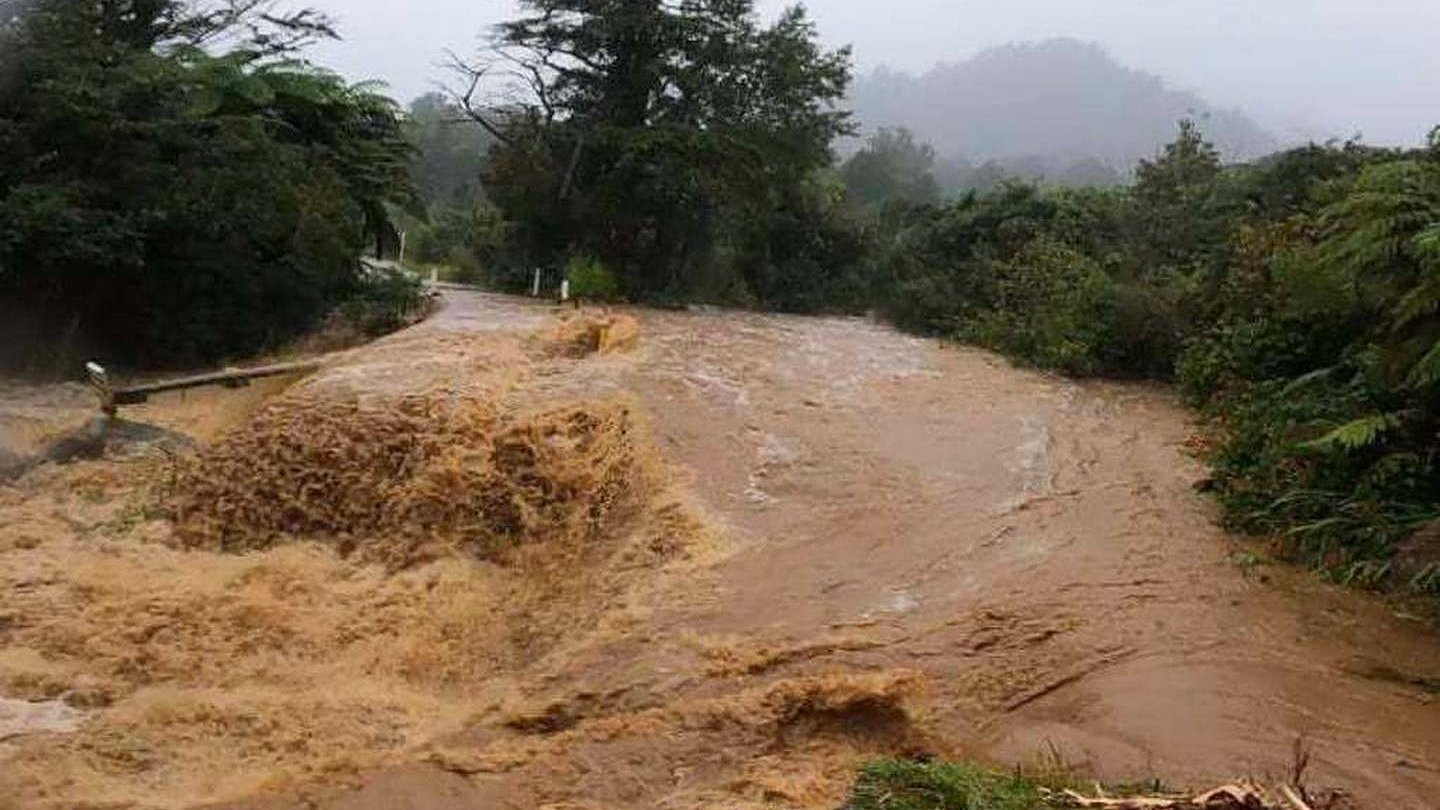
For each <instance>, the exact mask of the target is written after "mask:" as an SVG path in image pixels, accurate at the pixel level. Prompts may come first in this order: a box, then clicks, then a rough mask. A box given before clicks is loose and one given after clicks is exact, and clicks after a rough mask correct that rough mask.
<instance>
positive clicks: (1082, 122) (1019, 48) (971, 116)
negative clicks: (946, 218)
mask: <svg viewBox="0 0 1440 810" xmlns="http://www.w3.org/2000/svg"><path fill="white" fill-rule="evenodd" d="M849 98H850V102H851V104H852V105H853V109H854V111H855V115H856V117H857V118H858V119H859V122H860V125H861V127H862V128H863V130H864V131H865V132H873V131H874V130H875V129H877V128H879V127H905V128H907V129H910V130H911V131H912V132H914V133H915V135H916V137H917V138H918V139H920V140H922V141H926V142H928V143H930V144H931V145H932V146H934V147H935V151H936V153H937V154H938V155H939V156H940V157H942V158H958V159H964V160H968V161H973V162H976V163H979V162H983V161H987V160H999V161H1002V162H1007V161H1011V160H1014V159H1016V158H1036V157H1044V158H1053V159H1066V160H1079V159H1098V160H1099V161H1102V162H1103V163H1105V164H1107V165H1109V166H1112V167H1116V168H1119V169H1121V170H1128V169H1129V168H1130V167H1132V166H1134V165H1135V162H1136V161H1137V160H1139V159H1141V158H1146V157H1151V156H1153V155H1154V154H1155V152H1156V150H1157V149H1158V148H1159V147H1160V146H1161V145H1162V144H1164V143H1166V142H1167V141H1169V140H1170V139H1171V138H1172V137H1173V136H1174V134H1175V122H1176V120H1177V119H1180V118H1182V117H1190V118H1194V119H1196V120H1197V121H1198V122H1199V123H1200V124H1201V126H1202V127H1203V128H1204V130H1205V133H1206V135H1207V136H1208V137H1209V138H1210V139H1211V140H1212V141H1213V142H1214V143H1215V145H1216V147H1217V148H1219V150H1220V152H1221V154H1222V155H1223V156H1224V157H1225V158H1228V159H1232V160H1234V159H1245V158H1252V157H1258V156H1260V155H1263V154H1267V153H1269V152H1272V151H1274V150H1275V149H1276V148H1278V146H1279V144H1278V143H1277V141H1276V139H1275V138H1274V137H1273V136H1271V135H1270V134H1268V133H1267V132H1265V131H1264V130H1263V129H1261V128H1260V127H1259V126H1258V125H1256V124H1255V122H1253V121H1251V120H1250V119H1249V118H1247V117H1246V116H1245V115H1244V114H1243V113H1241V112H1238V111H1234V110H1221V109H1216V108H1214V107H1212V106H1211V105H1209V104H1207V103H1206V102H1205V101H1204V100H1203V99H1201V98H1199V97H1198V96H1196V95H1194V94H1193V93H1186V92H1181V91H1177V90H1172V89H1170V88H1167V87H1166V86H1165V83H1164V82H1163V81H1162V80H1161V79H1160V78H1159V77H1157V76H1154V75H1152V74H1149V73H1145V72H1143V71H1138V70H1131V69H1129V68H1126V67H1124V66H1123V65H1121V64H1119V63H1118V62H1116V61H1115V59H1114V58H1113V57H1111V56H1110V55H1109V54H1108V53H1106V52H1105V50H1104V49H1102V48H1101V47H1100V46H1098V45H1095V44H1091V43H1085V42H1080V41H1078V40H1074V39H1050V40H1045V41H1043V42H1034V43H1024V44H1012V45H1005V46H1001V47H996V48H991V49H988V50H986V51H983V52H981V53H980V54H978V55H977V56H975V57H973V58H971V59H969V60H967V61H964V62H956V63H950V64H942V65H939V66H937V67H935V68H934V69H932V70H930V71H929V72H928V73H926V74H924V75H923V76H919V77H914V76H910V75H906V74H902V73H896V72H894V71H890V70H887V69H884V68H881V69H880V70H878V71H876V72H874V73H872V74H870V75H868V76H862V77H857V78H856V80H855V82H854V84H853V85H852V86H851V90H850V95H849Z"/></svg>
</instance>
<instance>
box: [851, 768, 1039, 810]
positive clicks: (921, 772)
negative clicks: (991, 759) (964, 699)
mask: <svg viewBox="0 0 1440 810" xmlns="http://www.w3.org/2000/svg"><path fill="white" fill-rule="evenodd" d="M1043 806H1044V805H1043V804H1042V802H1041V796H1040V792H1039V790H1038V789H1037V788H1036V786H1035V785H1034V784H1033V783H1031V782H1029V781H1027V780H1025V779H1023V778H1020V777H1018V776H1015V775H1013V774H1005V773H996V772H994V771H989V770H985V769H983V768H980V767H977V766H974V765H969V764H964V763H921V762H896V761H885V762H874V763H871V764H869V765H866V766H865V768H864V769H863V770H861V772H860V776H859V778H858V779H857V780H856V782H855V786H854V788H853V789H852V790H851V793H850V800H849V802H848V803H847V804H846V805H845V807H846V810H1038V808H1041V807H1043Z"/></svg>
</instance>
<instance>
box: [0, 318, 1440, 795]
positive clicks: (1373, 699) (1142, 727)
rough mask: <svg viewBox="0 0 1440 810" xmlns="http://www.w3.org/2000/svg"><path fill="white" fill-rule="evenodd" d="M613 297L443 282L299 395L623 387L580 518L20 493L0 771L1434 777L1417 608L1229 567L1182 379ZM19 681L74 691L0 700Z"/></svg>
mask: <svg viewBox="0 0 1440 810" xmlns="http://www.w3.org/2000/svg"><path fill="white" fill-rule="evenodd" d="M633 314H635V315H636V316H637V317H638V318H639V320H640V323H641V334H640V338H639V341H638V344H637V345H636V346H635V348H633V349H632V350H630V351H628V352H617V353H606V354H593V355H590V356H586V357H575V356H570V355H568V354H565V353H558V352H548V351H539V350H536V349H535V348H534V347H533V346H532V344H530V343H527V341H530V340H533V339H535V338H533V336H534V335H539V334H543V333H545V332H546V330H547V329H549V328H550V324H551V323H552V322H553V320H554V318H555V315H554V313H553V312H552V311H551V309H550V308H549V307H547V306H543V305H539V304H535V303H533V302H530V301H527V300H523V299H512V298H506V297H499V296H489V295H482V294H478V293H473V292H466V291H458V290H454V291H450V292H448V293H447V301H446V304H445V307H444V309H443V310H442V311H441V312H440V313H439V314H438V315H437V316H435V317H434V318H432V319H431V320H429V321H427V322H425V323H423V324H420V325H418V326H416V327H414V328H412V329H410V330H408V331H406V332H403V333H400V334H397V335H394V336H391V337H389V338H386V339H384V340H382V341H379V342H378V343H376V344H373V345H371V346H368V347H363V348H361V349H358V350H355V351H352V352H349V353H346V355H345V356H344V357H343V358H342V359H341V360H339V361H338V362H337V363H336V364H335V365H333V366H332V367H330V368H328V369H326V370H325V371H322V372H321V373H320V374H319V375H317V376H315V377H313V378H311V379H309V380H306V381H303V382H300V383H297V385H296V386H295V387H298V388H303V389H305V391H306V392H307V393H306V395H307V396H310V397H324V396H327V395H328V394H327V392H341V391H343V392H344V394H345V396H355V395H357V392H358V395H359V397H360V399H361V400H363V401H368V402H373V401H384V400H385V399H386V398H387V397H388V398H393V399H395V400H397V401H398V400H399V399H400V398H403V397H411V396H416V395H420V394H425V393H427V392H429V393H432V394H434V393H436V392H439V393H441V394H445V395H449V394H452V393H453V392H454V391H456V390H458V389H463V388H464V387H465V386H466V378H467V375H475V374H479V375H482V376H484V377H485V379H486V380H487V382H486V386H488V387H487V388H486V389H485V390H486V392H488V393H485V396H487V397H492V398H494V400H495V401H496V402H497V403H498V404H497V406H496V407H497V408H498V413H499V414H500V415H501V417H504V415H505V414H507V413H523V412H526V411H527V409H531V408H533V407H535V404H536V403H541V404H550V405H554V406H556V407H561V406H563V407H575V403H583V402H592V401H604V402H622V403H625V404H624V406H623V407H624V408H626V409H633V410H634V411H635V414H636V420H637V427H636V428H635V430H634V433H633V436H632V434H631V433H630V432H628V428H627V429H625V431H622V433H623V434H624V435H623V437H622V438H623V440H624V441H626V442H628V441H631V440H632V438H633V441H635V442H637V443H640V442H643V443H644V445H645V447H646V448H649V449H648V450H647V451H646V452H650V453H653V455H654V456H655V458H656V459H657V460H656V461H655V462H654V463H655V464H658V465H661V466H660V467H658V468H654V469H651V470H650V471H649V472H647V473H646V476H647V477H648V478H654V479H656V480H655V481H653V482H652V483H650V484H647V485H646V488H645V489H644V491H643V492H638V493H636V496H635V497H636V498H639V499H640V500H643V501H644V503H641V502H639V501H638V500H637V501H636V503H634V504H631V505H630V506H628V507H625V508H620V507H617V508H616V509H615V510H612V513H613V519H610V518H607V520H608V521H609V522H608V523H607V526H606V528H605V530H604V531H603V532H597V533H596V534H595V535H594V536H593V537H592V538H591V539H590V540H587V541H586V542H588V543H592V544H593V548H587V549H581V550H576V549H570V550H568V551H566V552H565V553H563V554H559V555H558V556H550V557H547V556H546V553H544V552H536V554H535V555H534V559H531V558H529V557H524V556H523V555H521V556H520V557H517V558H515V559H504V560H497V559H489V558H487V559H469V558H465V559H457V558H454V557H453V556H448V557H447V556H445V555H434V558H433V559H431V558H427V559H426V560H424V561H422V562H423V564H421V565H415V566H411V567H408V568H405V569H404V570H400V571H398V572H397V571H394V570H384V569H383V568H382V567H378V566H376V565H375V564H374V563H373V562H370V561H367V560H366V559H364V558H363V555H346V556H342V555H341V553H340V551H337V548H338V547H337V546H336V545H335V544H333V543H320V544H315V543H305V542H300V541H301V540H304V539H305V538H297V539H296V542H295V543H292V544H288V545H280V546H277V547H274V548H269V549H267V550H264V551H261V552H252V553H251V554H248V555H243V556H237V555H233V554H221V553H219V552H218V551H207V550H204V549H198V550H197V549H193V548H191V549H186V548H182V547H180V546H179V545H177V544H176V543H174V542H171V541H170V540H171V537H170V535H171V532H172V530H173V527H171V526H170V525H169V524H168V523H167V522H166V521H165V520H161V519H149V518H148V516H147V517H143V518H140V517H137V518H135V519H132V520H124V519H122V518H124V517H125V516H127V515H132V514H136V513H143V514H146V515H148V513H145V509H144V507H145V504H148V503H151V502H152V501H153V499H154V498H157V497H163V492H161V494H160V495H157V494H156V491H157V490H163V486H162V484H163V481H162V479H163V478H164V476H165V474H166V473H165V470H166V468H165V463H164V462H163V461H155V460H154V459H149V458H147V457H145V456H144V454H138V455H132V456H127V457H125V458H114V457H112V458H107V459H103V460H98V461H87V462H82V463H79V464H77V465H73V466H72V467H69V468H63V469H59V468H45V469H42V470H38V471H35V472H32V473H31V474H29V475H28V476H27V477H26V478H24V479H22V480H21V481H19V482H18V483H17V484H16V485H15V486H14V487H13V488H11V491H10V492H0V494H3V498H0V526H6V527H7V528H4V529H3V530H0V534H4V535H6V537H5V538H4V539H3V540H0V590H3V593H4V594H6V595H4V596H0V698H4V700H0V787H4V788H5V790H6V791H8V792H7V793H0V795H6V796H14V797H19V798H16V799H13V801H16V802H19V804H20V806H56V807H59V806H74V805H76V804H79V803H82V802H87V801H88V802H94V801H99V800H102V799H107V798H108V799H118V800H120V801H132V802H134V803H135V804H136V805H137V806H165V807H183V806H194V805H197V804H205V803H207V802H212V803H213V802H226V803H227V805H226V806H227V807H237V808H238V807H247V808H261V807H264V808H289V807H299V806H312V807H313V806H320V807H326V808H381V807H398V806H413V807H426V808H429V809H430V810H436V809H437V808H452V807H453V808H462V807H464V808H468V807H476V808H478V807H516V808H534V807H552V808H560V807H564V808H602V807H604V808H609V807H627V808H629V807H653V808H701V807H708V808H722V807H724V808H737V807H752V806H753V807H772V806H785V807H807V808H810V807H813V808H833V807H836V806H838V805H839V804H840V803H841V802H843V797H844V793H845V790H846V787H847V784H848V780H849V779H850V778H851V776H852V775H853V769H854V768H855V766H856V765H857V764H858V763H860V762H863V761H864V760H866V759H868V758H872V757H876V756H906V755H914V754H918V753H926V754H933V755H938V756H947V757H959V756H965V757H977V758H980V759H982V760H985V761H993V762H995V763H997V764H1007V765H1008V764H1015V763H1028V762H1034V761H1035V760H1036V759H1037V758H1046V759H1049V760H1051V761H1052V762H1053V761H1054V760H1056V759H1058V760H1062V761H1063V762H1065V763H1067V764H1069V765H1071V766H1074V767H1076V768H1077V769H1078V770H1079V771H1080V772H1083V773H1085V774H1087V775H1091V776H1094V777H1096V778H1099V779H1102V780H1126V779H1147V778H1154V777H1159V778H1161V779H1163V780H1164V781H1165V782H1167V783H1169V784H1172V785H1193V786H1196V787H1205V786H1208V785H1209V784H1210V783H1213V782H1216V781H1217V780H1225V779H1229V778H1232V777H1237V776H1247V775H1251V776H1255V777H1258V778H1264V777H1265V776H1267V775H1278V774H1283V773H1285V772H1286V770H1287V769H1288V768H1289V767H1290V765H1291V761H1292V756H1293V754H1292V748H1293V746H1294V744H1295V741H1296V739H1297V738H1301V737H1303V738H1304V740H1305V745H1307V746H1308V747H1309V749H1310V750H1311V751H1312V752H1313V760H1312V763H1311V767H1310V773H1309V779H1310V780H1311V781H1312V782H1313V783H1315V784H1316V785H1321V786H1334V787H1340V788H1344V789H1347V790H1349V791H1351V792H1352V793H1353V794H1354V795H1355V796H1356V797H1357V799H1358V800H1359V801H1360V803H1361V804H1362V806H1369V807H1377V808H1379V807H1386V808H1392V807H1393V808H1422V807H1431V806H1434V802H1435V801H1436V797H1437V796H1440V700H1437V699H1436V697H1435V696H1434V695H1433V694H1431V693H1430V692H1427V691H1426V690H1425V689H1424V688H1422V687H1421V686H1418V685H1413V684H1421V683H1424V682H1426V681H1425V679H1426V678H1430V677H1433V676H1435V675H1437V674H1440V642H1437V640H1436V638H1435V637H1434V635H1433V631H1430V630H1428V629H1426V628H1424V627H1423V626H1421V624H1420V623H1419V622H1418V621H1415V620H1413V619H1412V618H1410V617H1406V616H1404V615H1403V614H1400V613H1397V612H1396V610H1395V609H1394V608H1392V607H1389V606H1387V605H1385V604H1382V603H1380V602H1378V601H1376V600H1374V599H1372V598H1370V597H1367V596H1364V595H1361V594H1356V593H1352V592H1345V591H1342V590H1339V589H1336V588H1332V587H1330V586H1328V585H1324V584H1322V583H1320V582H1318V581H1316V580H1315V579H1314V578H1312V577H1310V576H1308V575H1306V574H1304V573H1303V572H1295V571H1291V570H1288V569H1286V568H1284V567H1283V566H1274V565H1272V566H1264V567H1262V568H1261V569H1259V571H1256V570H1252V567H1249V566H1240V565H1237V564H1236V563H1235V562H1234V557H1235V552H1236V550H1237V548H1238V546H1237V545H1236V543H1235V541H1234V540H1232V539H1231V538H1228V537H1227V536H1226V535H1225V533H1224V532H1223V531H1222V530H1221V529H1219V528H1217V527H1216V525H1215V523H1214V519H1215V514H1214V509H1213V508H1212V505H1211V504H1210V503H1209V502H1207V500H1206V498H1205V496H1203V495H1200V494H1197V493H1196V491H1195V487H1194V485H1195V483H1196V482H1197V481H1199V480H1200V479H1202V478H1203V477H1204V475H1205V471H1204V467H1203V465H1202V463H1201V462H1199V461H1197V460H1195V459H1193V458H1192V457H1190V456H1189V455H1187V453H1186V452H1185V449H1184V445H1185V442H1186V439H1187V437H1188V436H1189V435H1190V434H1191V433H1192V432H1193V431H1194V429H1195V426H1194V425H1193V423H1192V421H1191V417H1190V416H1189V415H1188V414H1187V413H1186V412H1185V410H1184V409H1183V408H1181V407H1180V406H1179V405H1178V404H1177V402H1176V401H1175V399H1174V398H1173V397H1172V396H1171V395H1170V394H1169V393H1168V392H1166V391H1164V390H1162V389H1159V388H1155V387H1146V386H1133V385H1118V384H1104V383H1093V384H1092V383H1076V382H1072V381H1067V380H1063V379H1060V378H1056V377H1052V376H1047V375H1043V374H1037V373H1032V372H1029V371H1024V370H1018V369H1016V368H1014V367H1012V366H1010V365H1009V364H1007V363H1006V362H1004V361H1003V360H1000V359H998V358H997V357H995V356H993V355H991V354H988V353H986V352H982V351H978V350H973V349H968V348H963V347H956V346H952V345H945V344H941V343H939V342H936V341H931V340H922V339H916V338H912V337H907V336H904V335H902V334H899V333H897V332H895V331H893V330H891V329H889V328H887V327H884V326H881V325H877V324H873V323H869V322H866V321H863V320H858V319H826V318H797V317H783V316H770V315H760V314H747V313H733V312H702V313H682V312H653V311H637V312H635V313H633ZM497 347H498V348H497ZM527 347H528V348H527ZM502 349H503V350H502ZM502 371H503V372H504V373H503V374H502V373H500V372H502ZM502 389H503V390H502ZM292 391H293V388H292ZM291 395H292V394H291V393H289V392H287V393H283V394H277V396H279V397H285V396H291ZM335 395H336V396H339V394H338V393H336V394H335ZM206 396H209V395H206ZM214 396H215V397H224V396H233V395H230V394H216V395H214ZM213 401H214V400H213V399H207V398H205V397H195V398H193V399H192V400H188V401H180V400H178V399H177V400H174V401H170V402H158V403H155V404H154V405H152V406H147V408H141V409H137V410H136V412H135V413H134V414H133V418H135V419H137V420H141V421H151V422H154V423H156V424H160V425H163V426H165V427H170V428H174V429H178V430H182V431H183V430H185V429H186V427H187V425H188V424H190V423H191V422H193V421H194V419H195V418H196V417H195V410H196V409H197V408H207V407H208V406H207V404H206V403H210V404H213ZM254 407H257V408H258V407H263V406H262V405H261V404H259V403H256V404H255V406H254ZM249 418H250V414H249V413H248V412H246V413H243V414H235V415H234V418H233V420H232V422H233V424H232V425H230V427H233V428H236V429H241V430H243V429H244V426H245V424H246V420H248V419H249ZM187 420H189V421H188V422H187ZM198 438H200V440H201V441H202V443H203V442H204V441H205V440H207V439H208V438H209V437H208V436H200V437H198ZM616 441H620V439H617V440H616ZM627 452H629V451H627ZM637 452H638V451H637ZM627 458H629V457H628V456H627ZM647 463H648V462H647ZM657 470H658V471H657ZM648 478H647V480H648ZM637 480H638V479H637ZM146 482H148V483H146ZM156 482H161V483H156ZM95 492H98V493H99V494H98V495H97V494H94V493H95ZM86 493H90V494H88V495H87V494H86ZM117 527H118V528H117ZM357 542H359V543H362V544H363V539H360V540H356V539H354V538H351V539H350V540H348V541H347V543H346V544H345V545H346V546H353V545H355V543H357ZM341 550H344V549H341ZM86 571H90V573H85V572H86ZM95 571H102V572H105V573H103V574H102V573H95ZM1262 575H1263V578H1264V579H1265V581H1264V582H1262V581H1261V578H1262ZM187 578H188V579H187ZM201 606H203V607H201ZM137 628H138V629H137ZM107 634H109V635H110V638H108V639H106V640H97V638H98V637H100V636H106V635H107ZM402 648H403V649H402ZM1381 675H1384V677H1381ZM1396 676H1398V677H1396ZM47 684H48V686H47ZM75 696H79V698H78V699H76V698H75ZM22 700H23V701H28V703H27V706H29V707H32V708H29V709H27V711H30V712H32V713H33V712H35V711H38V710H36V709H34V708H33V707H35V706H49V707H51V709H52V710H53V711H52V712H51V714H52V715H54V716H55V717H60V718H62V719H63V721H64V722H58V721H57V722H50V723H49V724H48V725H44V724H39V723H37V722H32V723H31V724H30V725H29V726H27V725H26V724H25V721H24V720H23V718H22V719H19V720H16V719H14V717H11V718H10V719H9V720H7V715H6V714H5V712H6V711H11V713H12V714H14V711H12V710H10V709H7V708H6V707H7V706H10V707H12V709H13V706H15V705H18V702H19V701H22ZM44 701H49V702H48V703H46V702H44ZM17 716H18V715H17ZM27 716H28V715H27ZM47 716H49V715H47ZM52 719H53V717H52ZM7 722H8V723H9V724H10V726H8V727H7V725H6V723H7ZM7 734H8V736H7ZM7 763H8V765H7ZM401 797H404V799H405V800H406V801H409V802H411V804H408V805H402V804H400V803H399V802H400V801H401ZM4 801H5V800H3V799H0V805H3V804H4Z"/></svg>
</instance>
